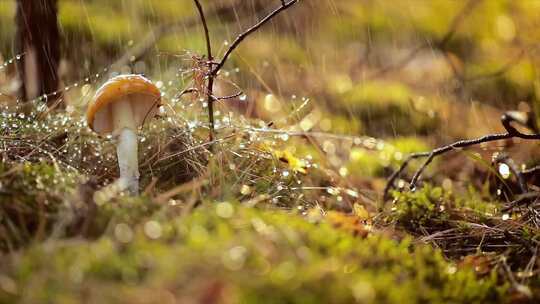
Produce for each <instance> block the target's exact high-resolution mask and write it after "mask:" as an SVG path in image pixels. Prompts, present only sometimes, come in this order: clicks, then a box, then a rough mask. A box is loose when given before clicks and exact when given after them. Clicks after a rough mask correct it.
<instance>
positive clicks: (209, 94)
mask: <svg viewBox="0 0 540 304" xmlns="http://www.w3.org/2000/svg"><path fill="white" fill-rule="evenodd" d="M193 1H194V2H195V6H197V11H198V12H199V16H200V17H201V22H202V25H203V28H204V38H205V40H206V52H207V57H208V70H209V71H212V65H213V63H212V61H213V60H214V57H213V56H212V42H211V41H210V32H209V31H208V23H207V22H206V17H205V16H204V10H203V8H202V6H201V3H200V2H199V0H193ZM206 94H207V100H206V102H207V103H208V120H209V122H210V141H213V140H214V130H215V128H214V97H213V96H214V75H213V74H212V73H210V75H208V86H207V89H206ZM211 147H212V146H211Z"/></svg>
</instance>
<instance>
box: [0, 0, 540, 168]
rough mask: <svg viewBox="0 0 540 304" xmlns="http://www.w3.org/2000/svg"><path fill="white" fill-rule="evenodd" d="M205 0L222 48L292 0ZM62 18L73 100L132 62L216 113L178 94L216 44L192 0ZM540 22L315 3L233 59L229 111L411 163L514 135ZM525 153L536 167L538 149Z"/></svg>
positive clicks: (516, 15)
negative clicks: (343, 138)
mask: <svg viewBox="0 0 540 304" xmlns="http://www.w3.org/2000/svg"><path fill="white" fill-rule="evenodd" d="M202 4H203V6H204V7H205V10H206V13H207V15H208V19H209V27H210V32H211V39H212V42H213V44H214V49H215V51H214V52H215V54H216V57H217V58H220V56H221V55H222V54H223V52H224V51H225V49H226V48H227V46H228V44H229V43H230V42H231V41H233V40H234V38H235V37H236V35H237V34H238V33H240V32H241V31H242V30H243V29H245V28H247V27H248V26H250V25H252V24H254V22H256V21H257V20H258V19H260V18H261V17H263V16H264V15H265V14H267V13H268V12H269V11H270V10H272V9H273V8H275V7H276V6H277V5H279V1H266V0H242V1H240V0H220V1H202ZM15 10H16V1H15V0H13V1H12V0H1V1H0V54H1V55H2V57H1V58H2V59H0V60H3V61H4V62H8V61H9V60H10V59H11V60H13V59H14V58H16V56H17V55H18V54H16V53H15V52H14V43H13V41H14V39H15V33H16V28H15V22H14V20H15V19H14V18H15ZM58 20H59V25H60V33H61V37H60V42H59V43H60V48H61V60H60V68H59V74H60V79H61V85H60V86H61V87H64V88H65V87H68V88H69V89H71V90H69V91H68V92H64V95H65V97H66V100H67V103H68V105H72V106H73V107H72V108H70V109H71V110H73V111H80V110H81V109H84V108H85V105H86V103H87V102H88V98H89V96H91V94H90V92H92V91H93V90H95V88H96V87H97V86H99V85H100V84H101V83H103V82H104V81H105V79H106V78H107V77H108V76H109V75H110V73H111V71H113V72H115V73H118V72H122V73H128V72H130V73H131V72H132V73H144V74H145V75H147V76H149V77H150V78H151V79H152V80H153V81H155V82H157V83H158V84H159V86H160V88H161V89H162V90H163V92H164V94H165V98H167V99H168V100H170V101H171V102H172V103H173V104H174V103H182V104H183V106H182V109H183V110H184V111H188V112H190V113H191V114H190V115H195V116H197V117H201V120H202V119H205V118H204V112H202V111H201V107H204V106H205V105H204V104H202V103H201V102H197V100H195V101H193V100H190V99H189V98H188V100H187V101H186V100H185V99H186V98H184V97H178V96H179V95H178V94H179V92H182V91H183V90H185V89H187V88H190V87H191V86H194V85H196V82H197V77H196V76H194V75H196V72H194V71H196V70H197V69H198V64H200V58H202V56H203V55H204V54H205V52H206V49H205V42H204V36H203V29H202V27H201V24H200V22H199V19H198V15H197V14H196V10H195V7H194V5H193V3H192V1H188V0H183V1H177V0H129V1H128V0H121V1H106V0H85V1H79V0H59V1H58ZM539 23H540V2H539V1H528V0H523V1H510V0H489V1H485V0H484V1H482V0H470V1H448V0H436V1H423V0H412V1H397V2H396V1H380V0H362V1H359V0H339V1H336V0H321V1H313V0H303V1H301V3H300V4H299V5H297V6H295V7H294V8H292V9H290V10H288V11H287V12H285V13H284V14H283V15H281V16H279V17H278V18H276V19H275V20H273V22H272V23H271V24H270V25H268V26H266V27H264V28H263V29H262V30H261V31H260V32H258V33H257V34H255V35H253V36H251V37H249V38H248V39H247V40H246V41H245V43H244V44H242V46H241V47H240V48H239V49H238V52H237V53H236V54H235V55H234V56H232V58H231V61H230V62H229V63H228V64H227V66H226V68H225V70H224V71H223V73H222V76H223V77H221V78H220V81H218V83H217V87H218V89H217V91H218V94H220V95H223V96H225V95H231V94H234V93H235V92H238V91H241V92H243V93H244V94H242V95H241V96H239V97H237V98H235V99H233V100H228V101H225V102H221V103H220V104H219V106H218V109H217V110H218V113H217V115H218V116H219V115H220V114H223V113H227V112H229V111H234V112H238V113H240V114H242V115H244V116H245V117H249V118H254V119H260V120H261V124H263V123H268V122H270V121H273V122H275V124H276V126H277V127H281V128H283V127H288V128H295V129H297V130H301V131H320V132H331V133H336V134H350V135H369V136H373V137H376V138H382V139H387V140H389V141H391V142H392V143H393V144H394V145H395V146H397V147H399V151H400V153H390V154H389V155H386V156H383V159H378V162H379V163H380V162H382V163H383V164H386V165H387V164H388V163H389V162H398V161H399V160H401V158H402V156H403V153H408V152H412V151H417V150H425V149H427V148H428V147H432V146H435V145H439V144H441V143H446V142H448V141H450V140H455V139H458V138H467V137H472V136H478V135H482V134H485V133H489V132H495V131H501V130H502V128H501V127H500V123H499V117H500V115H501V113H503V112H504V111H506V110H523V111H531V112H534V111H535V110H536V109H537V107H538V98H539V96H540V91H539V90H540V83H539V80H538V74H537V67H538V63H539V59H540V53H539V48H538V43H537V41H539V39H540V30H538V29H539V28H540V24H539ZM104 71H106V72H105V73H104ZM14 75H15V65H7V68H6V69H3V70H1V71H0V89H1V92H2V94H3V96H4V99H7V97H6V96H10V95H11V96H13V95H15V94H16V93H15V91H16V88H17V85H16V84H17V83H16V81H15V79H14ZM73 84H77V85H75V86H74V85H73ZM79 84H81V85H79ZM82 84H86V85H84V86H83V85H82ZM186 104H189V105H190V106H188V107H185V106H184V105H186ZM321 145H322V148H323V149H324V151H325V152H326V153H328V155H330V156H332V155H334V154H335V155H337V156H339V157H330V161H331V163H334V164H335V166H336V167H338V168H339V167H340V166H343V165H345V166H346V168H348V169H349V171H354V172H357V174H359V175H379V176H381V175H382V174H383V173H384V172H382V171H381V168H380V166H379V167H377V166H376V165H372V163H374V162H373V159H371V158H368V159H366V158H365V157H367V156H366V155H364V153H363V152H362V151H360V150H359V151H356V150H354V149H352V150H351V147H343V148H345V149H344V151H340V149H339V148H341V147H337V146H336V145H335V144H333V143H332V142H328V143H325V142H322V143H321ZM506 148H508V149H510V148H511V147H506ZM494 149H497V147H496V148H494ZM509 151H511V150H509ZM519 153H521V154H522V157H521V158H520V159H521V160H523V161H524V162H526V163H531V164H532V163H535V156H534V154H533V153H532V152H531V151H529V150H528V149H527V148H524V147H521V148H520V149H519ZM459 166H461V164H460V165H459ZM447 170H448V171H449V172H452V171H453V168H452V167H451V166H449V167H448V169H447ZM469 173H470V172H469Z"/></svg>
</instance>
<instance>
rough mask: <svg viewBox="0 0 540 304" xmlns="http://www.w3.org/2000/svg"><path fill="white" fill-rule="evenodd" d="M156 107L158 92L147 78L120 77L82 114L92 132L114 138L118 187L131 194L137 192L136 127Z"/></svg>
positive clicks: (159, 102)
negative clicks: (118, 170)
mask: <svg viewBox="0 0 540 304" xmlns="http://www.w3.org/2000/svg"><path fill="white" fill-rule="evenodd" d="M160 104H161V93H160V91H159V89H158V88H157V87H156V86H155V85H154V84H153V83H152V82H151V81H150V80H149V79H147V78H145V77H143V76H141V75H120V76H116V77H113V78H111V79H110V80H109V81H107V82H106V83H105V84H103V85H102V86H101V87H100V88H99V89H98V90H97V92H96V95H95V96H94V98H93V99H92V101H91V103H90V105H89V106H88V110H87V112H86V119H87V122H88V126H89V127H90V128H91V129H92V130H93V131H94V132H96V133H98V134H100V135H106V134H112V135H113V136H117V137H118V142H117V147H116V153H117V156H118V167H119V168H120V180H119V184H120V186H121V187H122V189H123V190H125V189H127V190H128V191H129V193H130V194H131V195H137V194H138V193H139V168H138V167H139V164H138V160H137V158H138V155H137V154H138V147H137V133H136V132H137V128H138V127H139V126H142V125H143V124H144V123H145V122H146V121H147V120H149V119H151V118H153V117H154V116H155V115H156V113H157V110H158V107H159V106H160Z"/></svg>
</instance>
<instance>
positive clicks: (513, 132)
mask: <svg viewBox="0 0 540 304" xmlns="http://www.w3.org/2000/svg"><path fill="white" fill-rule="evenodd" d="M514 121H515V119H513V118H512V116H510V115H507V114H504V115H503V116H502V117H501V123H502V125H503V126H504V128H505V129H506V131H507V132H506V133H500V134H489V135H485V136H482V137H480V138H476V139H469V140H460V141H457V142H454V143H452V144H449V145H446V146H443V147H440V148H437V149H434V150H432V151H431V152H421V153H415V154H411V155H409V157H407V159H406V160H405V161H404V162H403V164H402V165H401V167H400V168H399V169H398V170H397V171H395V172H394V173H393V174H392V175H391V176H390V177H389V180H388V183H387V185H386V187H385V189H384V198H385V199H388V198H389V196H388V194H389V191H390V189H391V188H393V187H394V182H395V180H396V179H397V178H398V177H399V176H400V175H401V173H402V172H403V171H404V170H405V169H406V168H407V166H408V164H409V163H410V161H411V160H413V159H417V158H424V157H427V159H426V160H425V161H424V163H423V164H422V166H421V167H420V168H419V169H418V170H417V171H416V172H415V173H414V175H413V178H412V179H411V182H410V188H411V189H412V190H414V189H415V188H416V184H417V183H418V181H419V180H420V177H421V175H422V173H423V172H424V170H425V169H426V168H427V166H428V165H429V164H430V163H431V162H432V161H433V159H434V158H435V157H436V156H439V155H441V154H444V153H446V152H449V151H452V150H455V149H459V148H466V147H470V146H474V145H478V144H482V143H487V142H492V141H498V140H504V139H511V138H521V139H525V140H540V134H524V133H521V132H520V131H518V130H517V129H516V128H514V127H513V126H512V125H511V123H512V122H514Z"/></svg>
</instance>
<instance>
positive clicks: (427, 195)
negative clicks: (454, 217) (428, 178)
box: [392, 185, 450, 228]
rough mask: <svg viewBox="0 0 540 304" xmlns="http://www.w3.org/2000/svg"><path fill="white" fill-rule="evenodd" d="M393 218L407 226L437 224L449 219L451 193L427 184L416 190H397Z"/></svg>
mask: <svg viewBox="0 0 540 304" xmlns="http://www.w3.org/2000/svg"><path fill="white" fill-rule="evenodd" d="M394 196H395V199H394V203H393V206H392V218H393V219H394V220H395V221H396V222H397V223H399V224H400V225H403V226H405V227H410V228H418V227H422V226H426V225H432V226H436V225H439V224H443V223H444V222H445V221H447V220H448V219H449V213H448V211H447V210H448V209H449V206H450V203H449V201H450V194H449V193H448V192H445V191H443V189H442V188H439V187H432V186H430V185H426V186H424V187H423V188H420V189H418V190H417V191H415V192H395V194H394Z"/></svg>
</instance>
